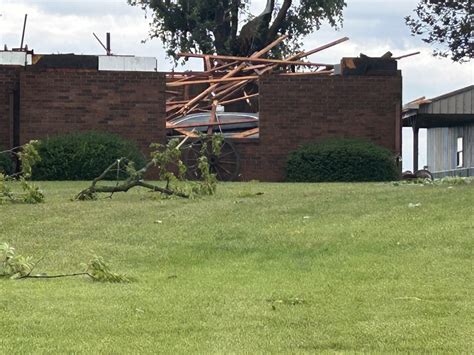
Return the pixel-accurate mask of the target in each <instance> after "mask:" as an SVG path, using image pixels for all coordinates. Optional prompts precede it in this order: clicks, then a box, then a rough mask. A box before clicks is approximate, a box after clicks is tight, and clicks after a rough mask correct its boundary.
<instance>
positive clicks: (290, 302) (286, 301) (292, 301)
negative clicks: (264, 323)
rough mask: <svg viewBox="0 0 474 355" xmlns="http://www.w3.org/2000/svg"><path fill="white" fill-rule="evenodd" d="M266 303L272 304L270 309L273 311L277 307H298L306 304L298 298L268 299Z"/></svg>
mask: <svg viewBox="0 0 474 355" xmlns="http://www.w3.org/2000/svg"><path fill="white" fill-rule="evenodd" d="M267 302H270V303H271V304H272V309H273V310H274V311H275V310H276V306H277V305H286V306H298V305H303V304H306V301H305V300H304V299H302V298H299V297H291V298H281V299H279V298H269V299H267Z"/></svg>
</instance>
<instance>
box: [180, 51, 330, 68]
mask: <svg viewBox="0 0 474 355" xmlns="http://www.w3.org/2000/svg"><path fill="white" fill-rule="evenodd" d="M178 57H184V58H206V57H209V58H212V59H222V60H229V61H239V62H243V63H268V64H278V65H300V66H311V67H323V66H328V65H331V64H321V63H308V62H301V61H291V60H282V59H267V58H252V57H236V56H226V55H206V54H196V53H178Z"/></svg>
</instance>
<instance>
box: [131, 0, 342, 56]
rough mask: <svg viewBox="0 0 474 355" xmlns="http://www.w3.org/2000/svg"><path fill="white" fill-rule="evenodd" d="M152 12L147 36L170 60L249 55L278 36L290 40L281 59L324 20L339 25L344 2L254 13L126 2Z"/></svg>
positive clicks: (229, 4)
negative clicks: (159, 44) (189, 56)
mask: <svg viewBox="0 0 474 355" xmlns="http://www.w3.org/2000/svg"><path fill="white" fill-rule="evenodd" d="M127 1H128V2H129V3H130V4H131V5H134V6H141V7H142V8H143V9H144V10H145V11H146V13H147V14H151V23H150V37H151V38H159V39H161V41H162V42H163V44H164V45H165V47H166V49H167V54H168V55H169V56H170V57H174V58H176V53H177V52H193V53H197V52H203V53H213V52H214V53H217V54H224V55H243V56H246V55H250V54H252V53H253V52H255V51H258V50H260V49H262V48H264V47H265V46H266V45H268V44H269V43H271V42H272V41H273V40H275V39H276V38H277V37H278V36H279V35H282V34H287V35H289V37H290V40H289V41H287V43H286V44H282V45H280V46H279V47H278V48H277V49H276V50H274V51H273V53H272V54H273V55H275V56H281V55H284V54H287V53H288V52H290V51H293V50H295V49H298V48H299V47H301V44H302V43H301V41H302V39H303V38H304V36H306V35H308V34H310V33H312V32H313V31H315V30H318V29H319V28H320V26H321V24H322V23H323V21H327V22H328V23H329V24H330V25H331V26H332V27H336V28H337V27H338V26H341V25H342V10H343V8H344V7H345V6H346V4H345V2H344V0H299V1H293V0H282V1H279V0H267V1H266V5H265V8H264V9H263V11H262V12H261V13H260V14H258V15H255V14H252V13H250V0H127Z"/></svg>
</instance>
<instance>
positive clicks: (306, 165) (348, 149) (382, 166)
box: [286, 139, 399, 182]
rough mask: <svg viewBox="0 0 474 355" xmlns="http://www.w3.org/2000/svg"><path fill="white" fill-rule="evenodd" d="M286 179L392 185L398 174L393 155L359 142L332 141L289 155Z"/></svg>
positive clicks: (370, 144)
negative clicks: (390, 183)
mask: <svg viewBox="0 0 474 355" xmlns="http://www.w3.org/2000/svg"><path fill="white" fill-rule="evenodd" d="M286 176H287V180H288V181H294V182H332V181H348V182H350V181H354V182H355V181H390V180H398V179H399V172H398V169H397V165H396V162H395V159H394V156H393V154H392V153H391V152H390V151H389V150H388V149H385V148H382V147H379V146H377V145H375V144H373V143H370V142H368V141H365V140H359V139H329V140H325V141H321V142H318V143H313V144H307V145H304V146H302V147H301V148H299V149H298V150H296V151H294V152H292V153H290V155H289V158H288V161H287V165H286Z"/></svg>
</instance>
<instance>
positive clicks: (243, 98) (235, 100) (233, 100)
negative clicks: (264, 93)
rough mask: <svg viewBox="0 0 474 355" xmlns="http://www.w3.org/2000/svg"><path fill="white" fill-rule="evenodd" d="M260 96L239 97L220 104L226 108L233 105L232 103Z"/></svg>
mask: <svg viewBox="0 0 474 355" xmlns="http://www.w3.org/2000/svg"><path fill="white" fill-rule="evenodd" d="M256 96H258V94H252V95H245V96H242V97H238V98H236V99H231V100H227V101H221V102H220V103H219V105H222V106H225V105H227V104H231V103H234V102H239V101H243V100H247V99H250V98H252V97H256Z"/></svg>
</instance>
